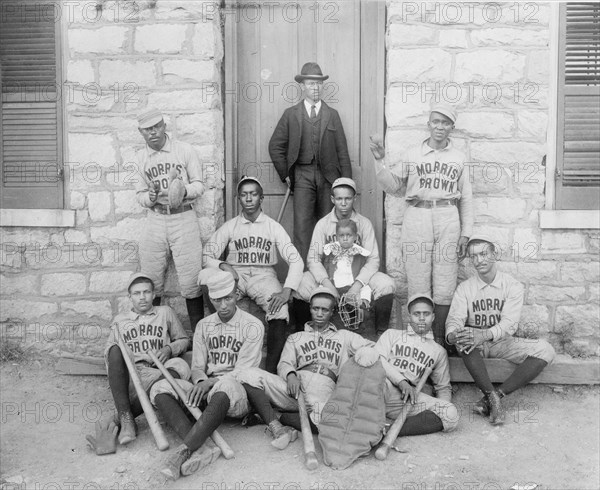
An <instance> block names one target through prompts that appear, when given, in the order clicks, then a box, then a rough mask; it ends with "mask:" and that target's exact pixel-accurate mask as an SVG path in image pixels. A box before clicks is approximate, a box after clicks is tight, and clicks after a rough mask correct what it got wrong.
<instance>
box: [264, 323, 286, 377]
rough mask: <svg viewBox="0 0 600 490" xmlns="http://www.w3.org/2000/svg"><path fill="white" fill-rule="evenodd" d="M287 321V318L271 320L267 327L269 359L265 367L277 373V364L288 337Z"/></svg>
mask: <svg viewBox="0 0 600 490" xmlns="http://www.w3.org/2000/svg"><path fill="white" fill-rule="evenodd" d="M287 330H288V328H287V322H286V321H285V320H270V321H269V326H268V328H267V360H266V365H265V369H266V370H267V371H268V372H270V373H273V374H277V364H278V363H279V358H280V357H281V351H282V350H283V346H284V345H285V340H286V339H287Z"/></svg>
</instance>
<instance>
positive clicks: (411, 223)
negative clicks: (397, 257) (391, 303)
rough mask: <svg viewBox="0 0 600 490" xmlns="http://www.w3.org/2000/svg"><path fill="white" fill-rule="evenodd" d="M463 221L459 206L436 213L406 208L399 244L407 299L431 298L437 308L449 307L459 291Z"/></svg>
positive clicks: (430, 210)
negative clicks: (455, 291)
mask: <svg viewBox="0 0 600 490" xmlns="http://www.w3.org/2000/svg"><path fill="white" fill-rule="evenodd" d="M459 238H460V218H459V215H458V209H457V207H456V206H444V207H438V208H433V209H426V208H416V207H414V206H410V205H409V206H407V208H406V211H405V213H404V220H403V222H402V232H401V236H400V241H401V243H402V260H403V261H404V264H405V268H406V277H407V281H408V297H409V298H410V297H411V296H412V295H414V294H427V295H431V296H432V298H433V302H434V303H435V304H436V305H449V304H450V303H451V302H452V296H453V294H454V290H455V289H456V281H457V275H458V257H457V255H456V245H457V244H458V239H459Z"/></svg>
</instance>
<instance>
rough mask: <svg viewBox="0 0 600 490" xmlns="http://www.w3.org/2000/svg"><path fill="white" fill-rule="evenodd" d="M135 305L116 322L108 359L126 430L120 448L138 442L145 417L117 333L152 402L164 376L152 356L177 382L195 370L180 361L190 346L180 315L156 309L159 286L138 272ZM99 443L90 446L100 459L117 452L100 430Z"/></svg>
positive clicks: (132, 282) (132, 293)
mask: <svg viewBox="0 0 600 490" xmlns="http://www.w3.org/2000/svg"><path fill="white" fill-rule="evenodd" d="M127 291H128V293H129V299H130V300H131V306H132V307H131V310H129V311H125V312H123V313H119V314H118V315H117V316H116V317H115V318H114V320H113V323H112V328H111V331H110V334H109V336H108V341H107V345H106V350H105V353H104V357H105V360H106V366H107V371H108V384H109V386H110V390H111V392H112V396H113V399H114V402H115V409H116V415H115V421H116V422H117V423H118V424H120V426H121V430H120V432H119V439H118V440H119V443H120V444H127V443H129V442H131V441H133V440H134V439H135V438H136V434H137V426H136V423H135V417H137V416H138V415H141V414H142V413H143V410H142V407H141V405H140V402H139V400H138V398H137V396H136V394H135V388H134V386H133V383H132V382H131V380H130V376H129V371H128V370H127V365H126V364H125V360H124V359H123V355H122V352H121V349H120V348H119V345H118V340H117V339H118V337H117V335H116V330H117V329H118V331H119V332H120V333H121V336H122V337H123V341H124V343H125V344H126V345H127V346H128V348H129V351H130V354H131V357H132V360H133V361H134V363H135V367H136V370H137V372H138V375H139V377H140V380H141V382H142V385H143V387H144V389H145V390H146V392H149V393H150V396H151V397H152V393H153V392H152V388H153V387H154V386H155V383H156V382H157V381H158V380H160V379H161V378H162V377H163V376H162V374H161V372H160V371H159V370H158V368H156V367H154V363H153V362H152V360H151V358H150V356H148V355H147V354H146V352H147V351H148V350H153V351H154V352H155V353H156V357H158V359H159V360H160V361H161V362H162V363H163V364H164V365H165V367H166V368H167V369H168V370H169V372H170V373H171V374H172V375H173V377H175V378H181V379H189V377H190V368H189V366H188V365H187V363H186V362H185V361H184V360H183V359H181V358H180V357H177V356H179V355H180V354H183V353H184V352H185V351H186V350H187V348H188V346H189V338H188V336H187V334H186V333H185V330H184V329H183V327H182V325H181V323H180V322H179V320H178V319H177V316H176V315H175V312H174V311H173V310H172V309H171V308H170V307H169V306H152V301H153V300H154V283H153V282H152V279H150V278H149V277H148V276H147V275H146V274H144V273H143V272H137V273H135V274H133V275H132V276H131V278H130V279H129V286H128V288H127ZM96 432H97V433H96V439H95V441H93V438H91V437H89V438H88V440H89V441H90V443H91V444H92V447H93V448H94V449H95V450H96V452H97V453H98V454H108V453H111V452H115V451H116V447H114V446H115V444H114V438H113V442H112V444H111V442H110V440H109V439H110V438H107V436H106V434H105V435H104V436H102V434H101V433H99V432H98V428H97V429H96Z"/></svg>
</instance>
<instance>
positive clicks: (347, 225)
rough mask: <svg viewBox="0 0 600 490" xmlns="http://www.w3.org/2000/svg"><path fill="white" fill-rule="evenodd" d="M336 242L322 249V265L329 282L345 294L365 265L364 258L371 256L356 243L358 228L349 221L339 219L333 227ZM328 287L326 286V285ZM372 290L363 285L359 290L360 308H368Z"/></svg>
mask: <svg viewBox="0 0 600 490" xmlns="http://www.w3.org/2000/svg"><path fill="white" fill-rule="evenodd" d="M335 234H336V238H337V239H336V241H334V242H330V243H327V244H326V245H325V246H324V247H323V255H324V257H323V263H324V265H325V269H326V270H327V275H328V276H329V281H331V282H333V286H335V288H336V289H337V290H338V292H339V293H340V294H344V293H346V292H347V291H348V290H349V289H350V286H352V284H354V281H355V280H356V277H357V276H358V274H359V272H360V270H361V269H362V267H363V265H364V264H365V261H366V259H365V257H368V256H369V255H371V252H370V251H369V250H366V249H365V248H363V247H361V246H360V245H358V244H357V243H356V241H357V240H358V228H357V226H356V222H355V221H353V220H351V219H341V220H339V221H338V222H337V223H336V225H335ZM326 285H328V284H326ZM372 292H373V291H372V289H371V288H370V286H369V285H365V286H363V287H362V288H361V290H360V298H361V300H362V307H363V308H368V307H369V304H370V302H371V294H372Z"/></svg>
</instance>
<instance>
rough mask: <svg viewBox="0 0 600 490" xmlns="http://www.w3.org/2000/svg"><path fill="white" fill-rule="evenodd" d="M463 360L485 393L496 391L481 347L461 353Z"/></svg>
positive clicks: (478, 386)
mask: <svg viewBox="0 0 600 490" xmlns="http://www.w3.org/2000/svg"><path fill="white" fill-rule="evenodd" d="M460 356H461V357H462V360H463V361H464V363H465V366H466V367H467V369H468V371H469V373H470V374H471V376H473V381H475V384H476V385H477V388H479V389H480V390H481V391H483V392H484V393H490V392H492V391H494V385H493V384H492V381H491V380H490V375H489V374H488V372H487V368H486V367H485V363H484V362H483V357H482V356H481V352H479V349H473V350H472V351H471V352H470V353H469V354H466V355H465V354H462V353H460Z"/></svg>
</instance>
